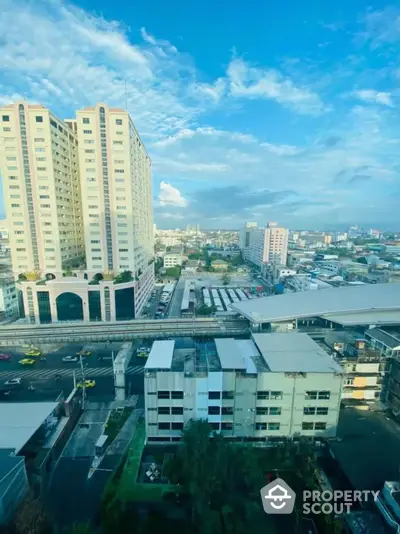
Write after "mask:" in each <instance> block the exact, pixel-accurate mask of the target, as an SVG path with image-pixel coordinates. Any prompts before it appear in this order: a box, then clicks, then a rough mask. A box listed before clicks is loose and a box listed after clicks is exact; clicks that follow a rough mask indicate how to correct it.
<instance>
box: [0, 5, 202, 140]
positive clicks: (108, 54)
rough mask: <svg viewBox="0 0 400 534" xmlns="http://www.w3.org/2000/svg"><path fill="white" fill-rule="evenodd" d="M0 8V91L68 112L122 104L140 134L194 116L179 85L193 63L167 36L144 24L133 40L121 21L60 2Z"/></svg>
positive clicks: (180, 124) (173, 127)
mask: <svg viewBox="0 0 400 534" xmlns="http://www.w3.org/2000/svg"><path fill="white" fill-rule="evenodd" d="M1 11H2V14H1V17H0V35H1V36H2V38H1V43H0V56H1V64H2V70H3V72H4V74H5V77H4V80H6V82H3V83H4V84H5V87H3V88H2V94H5V95H13V93H15V94H16V95H18V94H19V95H21V96H22V97H24V98H26V99H28V100H30V101H36V102H40V103H43V104H44V105H46V106H48V107H50V108H52V109H53V110H54V111H56V112H58V113H59V114H62V112H63V110H65V116H67V115H68V116H70V115H71V110H75V109H77V108H78V109H79V108H81V107H84V106H89V105H93V103H95V102H99V101H103V102H106V103H108V104H110V105H116V106H121V107H124V108H125V107H126V105H127V107H128V110H129V111H130V113H131V115H132V118H133V120H134V121H135V125H136V127H137V128H138V130H139V131H140V133H141V135H142V137H144V139H146V138H151V139H160V138H163V137H165V136H168V135H171V134H173V133H174V132H175V131H179V130H181V129H183V128H186V127H188V126H189V125H191V123H192V121H193V119H194V118H195V117H196V116H197V115H198V113H199V109H198V108H196V107H195V106H194V105H192V104H188V103H187V102H188V99H186V98H185V95H186V94H187V93H188V86H187V83H185V84H184V83H183V80H184V79H185V80H186V76H187V75H188V73H190V72H191V69H192V66H191V65H190V62H188V60H187V59H186V57H185V56H183V55H181V54H179V52H178V51H177V50H176V48H175V47H173V45H171V44H170V43H168V41H163V40H158V39H156V38H155V37H153V36H150V35H149V34H148V33H147V32H146V31H145V30H143V31H142V36H143V38H144V39H145V40H144V41H143V42H141V43H140V44H133V43H132V42H130V40H129V39H128V36H127V34H126V33H125V30H124V28H123V27H122V26H121V25H120V24H119V23H117V22H115V21H111V22H109V21H106V20H104V19H103V18H101V17H95V16H92V15H90V14H89V13H87V12H85V11H84V10H81V9H78V8H75V7H73V6H72V5H71V4H68V3H63V2H61V1H58V0H42V1H40V0H38V2H35V3H34V4H33V3H31V2H27V1H25V0H2V1H1ZM11 27H12V28H13V31H10V28H11ZM21 35H23V37H24V38H23V39H21ZM160 50H163V51H164V52H165V54H167V56H168V57H167V58H165V57H164V56H161V55H160Z"/></svg>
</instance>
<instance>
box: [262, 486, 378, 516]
mask: <svg viewBox="0 0 400 534" xmlns="http://www.w3.org/2000/svg"><path fill="white" fill-rule="evenodd" d="M260 493H261V501H262V505H263V508H264V511H265V513H267V514H291V513H292V512H293V510H294V503H295V500H296V494H295V492H294V491H293V490H292V488H291V487H290V486H288V485H287V484H286V482H285V481H284V480H282V479H281V478H277V479H275V480H274V481H272V482H270V483H269V484H267V485H266V486H264V487H263V488H261V491H260ZM378 495H379V491H372V490H363V491H360V490H354V491H353V490H324V491H320V490H313V491H311V490H303V493H302V497H303V503H302V505H303V514H305V515H309V514H313V515H319V514H335V515H340V514H343V513H349V512H350V510H351V507H352V506H353V505H354V504H355V503H363V502H369V501H371V500H374V501H375V502H376V500H377V499H378Z"/></svg>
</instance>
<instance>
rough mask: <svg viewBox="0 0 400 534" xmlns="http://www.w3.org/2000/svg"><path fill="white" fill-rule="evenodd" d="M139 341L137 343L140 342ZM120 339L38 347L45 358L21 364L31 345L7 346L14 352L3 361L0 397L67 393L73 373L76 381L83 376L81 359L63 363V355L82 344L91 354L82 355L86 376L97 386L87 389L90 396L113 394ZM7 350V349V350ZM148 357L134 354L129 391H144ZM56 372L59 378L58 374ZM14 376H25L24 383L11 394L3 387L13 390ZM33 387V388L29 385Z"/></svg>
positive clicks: (13, 398) (46, 396) (39, 397)
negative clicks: (145, 364)
mask: <svg viewBox="0 0 400 534" xmlns="http://www.w3.org/2000/svg"><path fill="white" fill-rule="evenodd" d="M141 344H142V342H139V341H136V342H135V344H134V346H135V347H137V346H138V345H141ZM120 345H121V344H120V343H113V344H111V345H107V344H100V343H99V344H91V345H90V346H89V345H85V346H83V345H80V344H69V345H64V346H61V347H60V346H58V347H56V346H54V345H53V346H49V347H39V348H40V349H41V350H42V355H45V356H46V361H40V358H39V357H36V358H33V359H35V363H34V364H33V365H24V366H23V365H21V364H19V363H18V362H19V361H20V360H21V359H23V358H26V356H25V355H24V352H25V351H26V350H28V349H22V348H21V347H14V348H7V352H6V353H7V354H10V355H12V361H11V362H6V361H0V400H1V401H10V402H15V401H33V400H52V399H56V398H57V397H58V395H59V394H60V393H61V392H63V393H64V395H68V394H69V393H70V392H71V390H72V388H73V384H74V379H73V377H74V374H75V376H76V379H77V381H79V380H80V379H81V377H82V375H81V366H80V363H79V362H71V363H64V362H63V361H62V358H63V357H65V356H73V355H75V354H76V353H77V352H78V351H80V350H81V349H82V348H85V350H90V351H91V352H92V354H91V356H88V357H85V358H83V364H84V373H85V378H86V379H93V380H95V382H96V386H95V387H94V388H90V389H87V394H88V398H96V397H100V398H102V399H107V400H108V399H113V398H114V378H113V372H112V353H113V352H114V356H116V354H117V352H118V349H119V347H120ZM4 352H5V351H4ZM144 363H145V360H143V358H136V356H135V355H133V356H132V358H131V361H130V364H129V366H128V369H127V376H126V386H127V393H128V394H129V395H132V394H137V393H142V392H143V372H144V371H143V367H144ZM57 375H58V376H59V378H57ZM11 378H22V384H21V386H17V387H13V388H12V389H11V393H10V394H9V395H4V393H2V392H4V391H8V390H10V387H8V386H6V385H5V382H6V381H7V380H10V379H11ZM29 388H34V389H29Z"/></svg>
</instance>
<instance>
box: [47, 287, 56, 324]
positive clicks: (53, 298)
mask: <svg viewBox="0 0 400 534" xmlns="http://www.w3.org/2000/svg"><path fill="white" fill-rule="evenodd" d="M56 297H57V295H55V294H54V291H51V289H49V300H50V313H51V322H52V323H55V322H56V321H58V314H57V303H56Z"/></svg>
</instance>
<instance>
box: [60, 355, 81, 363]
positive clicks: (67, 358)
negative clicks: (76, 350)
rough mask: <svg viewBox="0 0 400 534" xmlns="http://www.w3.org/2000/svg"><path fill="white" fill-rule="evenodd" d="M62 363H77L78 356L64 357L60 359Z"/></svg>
mask: <svg viewBox="0 0 400 534" xmlns="http://www.w3.org/2000/svg"><path fill="white" fill-rule="evenodd" d="M62 361H63V362H64V363H70V362H77V361H79V358H78V356H64V358H63V359H62Z"/></svg>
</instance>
